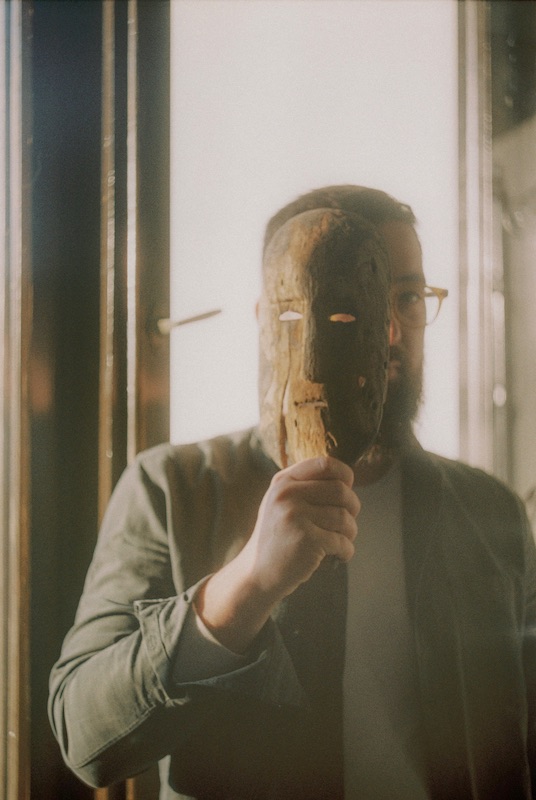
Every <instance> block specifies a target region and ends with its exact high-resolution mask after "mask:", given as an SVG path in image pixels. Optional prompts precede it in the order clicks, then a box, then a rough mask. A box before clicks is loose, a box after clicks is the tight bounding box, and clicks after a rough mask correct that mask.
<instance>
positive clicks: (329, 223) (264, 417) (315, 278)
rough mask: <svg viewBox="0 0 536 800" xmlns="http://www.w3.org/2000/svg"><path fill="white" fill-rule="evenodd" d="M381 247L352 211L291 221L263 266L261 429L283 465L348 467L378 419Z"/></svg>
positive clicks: (384, 291)
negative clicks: (326, 458)
mask: <svg viewBox="0 0 536 800" xmlns="http://www.w3.org/2000/svg"><path fill="white" fill-rule="evenodd" d="M389 286H390V271H389V262H388V256H387V251H386V249H385V245H384V244H383V239H382V237H381V234H380V233H379V231H377V229H376V228H375V227H374V226H373V225H371V224H370V223H368V222H367V221H365V220H364V219H362V218H361V217H359V216H358V215H357V214H353V213H348V212H343V211H340V210H338V209H315V210H313V211H306V212H304V213H302V214H298V215H297V216H295V217H293V218H292V219H290V220H288V221H287V222H286V223H285V225H283V226H282V227H281V228H280V229H279V230H278V231H277V232H276V233H275V235H274V236H273V238H272V240H271V241H270V243H269V245H268V247H267V249H266V253H265V258H264V263H263V292H262V296H261V300H260V304H259V323H260V374H259V395H260V430H261V436H262V439H263V443H264V446H265V448H266V450H267V452H268V453H269V455H270V456H271V457H272V458H273V459H274V461H275V462H276V463H277V464H278V465H279V466H280V467H285V466H287V465H288V464H291V463H295V462H297V461H300V460H301V459H304V458H309V457H312V456H318V455H325V454H329V455H333V456H335V457H337V458H340V459H341V460H343V461H345V462H346V463H348V464H353V463H355V461H356V460H357V459H358V458H360V457H361V456H362V455H363V454H364V453H365V452H366V451H367V450H368V449H369V448H370V446H371V445H372V443H373V441H374V438H375V436H376V434H377V432H378V428H379V425H380V421H381V415H382V407H383V403H384V400H385V394H386V388H387V363H388V358H389Z"/></svg>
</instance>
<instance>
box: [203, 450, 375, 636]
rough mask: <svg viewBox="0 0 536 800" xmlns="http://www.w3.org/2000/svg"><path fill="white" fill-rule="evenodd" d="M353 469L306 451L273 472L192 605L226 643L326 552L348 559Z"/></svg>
mask: <svg viewBox="0 0 536 800" xmlns="http://www.w3.org/2000/svg"><path fill="white" fill-rule="evenodd" d="M353 480H354V474H353V472H352V470H351V469H350V467H348V466H347V465H346V464H343V463H342V462H341V461H338V460H336V459H334V458H327V457H321V458H312V459H308V460H307V461H302V462H300V463H298V464H293V465H292V466H291V467H287V469H284V470H282V471H281V472H279V473H277V475H275V477H274V478H273V480H272V483H271V484H270V488H269V489H268V491H267V492H266V494H265V496H264V498H263V501H262V503H261V506H260V509H259V514H258V518H257V523H256V525H255V528H254V530H253V533H252V535H251V538H250V539H249V541H248V542H247V544H246V545H245V547H244V548H243V550H242V551H241V552H240V553H239V554H238V556H237V557H236V558H235V559H234V560H233V561H231V562H230V563H229V564H227V565H226V566H225V567H223V568H222V569H221V570H220V571H219V572H217V573H216V574H215V575H213V576H212V577H211V578H210V580H209V581H207V583H206V584H205V585H204V587H203V589H202V590H201V592H200V594H199V596H198V598H197V600H196V608H197V612H198V614H199V615H200V616H201V618H202V619H203V621H204V623H205V624H206V625H207V627H208V628H209V629H210V630H211V631H212V632H213V634H214V635H215V636H216V638H217V639H219V641H220V642H221V643H222V644H224V645H226V646H227V647H228V648H229V649H231V650H234V651H236V652H243V651H244V650H246V649H247V648H248V646H249V645H250V644H251V642H252V641H253V639H254V638H255V636H256V635H257V633H258V632H259V631H260V629H261V628H262V626H263V625H264V623H265V622H266V620H267V619H268V617H269V616H270V613H271V611H272V610H273V608H274V607H275V605H276V604H277V603H278V602H279V601H280V600H282V599H283V598H284V597H286V596H287V595H289V594H291V593H292V592H293V591H294V590H295V589H296V588H297V587H298V586H299V585H300V584H301V583H304V582H305V581H307V580H308V579H309V578H310V577H311V575H312V574H313V573H314V572H315V570H316V569H318V567H319V565H320V564H321V563H322V561H323V559H324V558H325V557H326V556H334V557H336V558H339V559H341V560H342V561H348V560H349V559H350V558H351V557H352V555H353V553H354V546H353V541H354V539H355V537H356V535H357V524H356V516H357V514H358V512H359V509H360V503H359V500H358V499H357V497H356V495H355V494H354V492H353V491H352V485H353Z"/></svg>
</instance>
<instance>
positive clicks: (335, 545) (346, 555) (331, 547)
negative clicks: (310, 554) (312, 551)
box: [318, 531, 355, 561]
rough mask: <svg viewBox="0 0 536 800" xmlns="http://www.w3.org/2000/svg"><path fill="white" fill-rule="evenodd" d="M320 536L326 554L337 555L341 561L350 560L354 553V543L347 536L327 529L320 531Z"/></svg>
mask: <svg viewBox="0 0 536 800" xmlns="http://www.w3.org/2000/svg"><path fill="white" fill-rule="evenodd" d="M318 536H319V542H320V543H321V547H322V549H323V551H324V553H325V554H326V556H336V557H337V558H338V559H340V560H341V561H350V559H351V558H352V556H353V555H354V552H355V548H354V545H353V543H352V542H351V541H350V540H349V539H347V538H346V536H341V535H340V534H338V533H330V532H327V531H319V532H318Z"/></svg>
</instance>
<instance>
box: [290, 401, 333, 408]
mask: <svg viewBox="0 0 536 800" xmlns="http://www.w3.org/2000/svg"><path fill="white" fill-rule="evenodd" d="M294 405H295V406H296V408H327V407H328V404H327V403H326V401H325V400H302V401H301V402H299V403H295V404H294Z"/></svg>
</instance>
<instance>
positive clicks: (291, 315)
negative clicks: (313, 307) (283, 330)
mask: <svg viewBox="0 0 536 800" xmlns="http://www.w3.org/2000/svg"><path fill="white" fill-rule="evenodd" d="M302 318H303V314H300V312H299V311H292V309H290V308H289V309H288V310H287V311H283V313H282V314H280V315H279V320H280V322H292V321H293V320H295V319H302Z"/></svg>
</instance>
